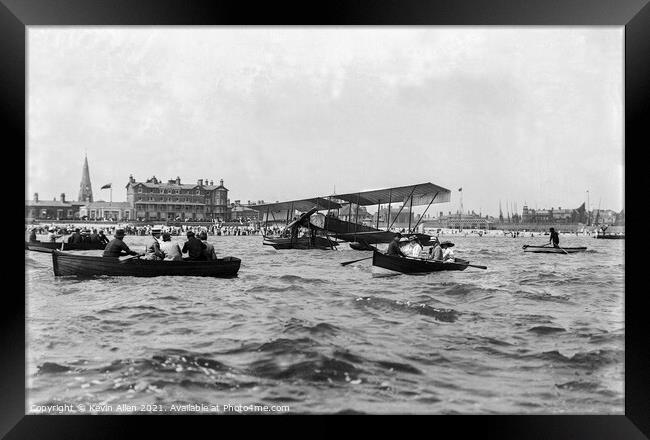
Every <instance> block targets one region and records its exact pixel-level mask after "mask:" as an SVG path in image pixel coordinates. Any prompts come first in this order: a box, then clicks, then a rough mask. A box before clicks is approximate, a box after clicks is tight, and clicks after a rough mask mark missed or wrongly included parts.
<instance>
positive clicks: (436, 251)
mask: <svg viewBox="0 0 650 440" xmlns="http://www.w3.org/2000/svg"><path fill="white" fill-rule="evenodd" d="M431 243H432V245H431V248H430V249H429V259H430V260H433V261H444V257H443V253H442V247H441V246H440V240H438V237H433V238H432V239H431Z"/></svg>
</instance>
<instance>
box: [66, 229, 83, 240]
mask: <svg viewBox="0 0 650 440" xmlns="http://www.w3.org/2000/svg"><path fill="white" fill-rule="evenodd" d="M81 242H82V238H81V229H79V228H76V229H75V230H74V232H73V233H72V235H71V236H70V237H68V243H71V244H80V243H81Z"/></svg>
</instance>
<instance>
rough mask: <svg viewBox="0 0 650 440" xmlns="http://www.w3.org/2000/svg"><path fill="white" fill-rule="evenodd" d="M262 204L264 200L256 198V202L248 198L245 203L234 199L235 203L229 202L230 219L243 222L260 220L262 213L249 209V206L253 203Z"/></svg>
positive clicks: (253, 204)
mask: <svg viewBox="0 0 650 440" xmlns="http://www.w3.org/2000/svg"><path fill="white" fill-rule="evenodd" d="M258 204H259V205H263V204H264V200H258V201H257V203H255V202H252V203H251V201H250V200H249V201H248V203H247V204H246V205H242V204H241V200H235V203H231V204H230V219H231V220H232V221H239V220H241V221H243V222H248V221H253V222H256V221H261V220H262V218H263V217H264V213H262V212H261V211H255V210H254V209H251V208H250V207H251V206H255V205H258Z"/></svg>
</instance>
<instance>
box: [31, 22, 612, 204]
mask: <svg viewBox="0 0 650 440" xmlns="http://www.w3.org/2000/svg"><path fill="white" fill-rule="evenodd" d="M27 35H28V46H27V52H28V66H27V67H28V78H27V83H28V85H27V106H28V107H27V120H28V126H27V131H28V133H27V151H26V162H27V163H26V170H25V171H26V188H25V197H26V199H32V195H33V193H35V192H38V193H39V199H41V200H47V199H50V200H51V199H52V198H54V197H56V198H57V200H58V199H59V196H60V194H61V193H66V199H67V200H76V199H77V195H78V192H79V184H80V181H81V171H82V165H83V161H84V155H86V154H87V157H88V163H89V168H90V178H91V182H92V189H93V194H94V197H95V199H96V200H98V199H103V200H108V198H109V192H108V190H100V187H101V186H102V185H104V184H107V183H112V184H113V194H112V197H113V201H124V200H126V189H125V187H126V184H127V182H128V178H129V175H130V174H133V176H134V177H135V178H136V180H137V181H144V180H146V179H148V178H150V177H152V176H154V175H155V176H156V177H157V178H159V179H161V180H168V179H173V178H176V176H179V177H180V178H181V181H182V183H196V181H197V180H198V179H206V178H207V179H212V180H214V181H215V182H218V181H219V180H220V179H223V180H224V185H225V186H226V187H227V188H228V189H229V198H230V200H231V202H232V201H234V200H241V201H242V202H243V203H246V202H247V201H248V200H251V201H257V200H265V201H267V202H268V201H276V200H279V201H283V200H291V199H298V198H305V197H313V196H326V195H330V194H332V193H334V192H336V193H339V194H341V193H345V192H354V191H363V190H368V189H378V188H388V187H391V186H403V185H410V184H415V183H422V182H432V183H434V184H437V185H440V186H443V187H445V188H447V189H449V190H451V192H452V193H451V201H450V202H449V203H444V204H438V205H435V206H432V207H431V210H430V212H429V213H438V212H439V211H443V212H445V213H446V212H448V211H453V212H455V211H456V210H457V209H458V208H459V206H460V196H461V195H462V199H463V200H462V202H463V206H464V208H465V210H468V209H473V210H475V211H476V212H477V213H478V212H479V211H480V212H481V213H482V214H483V215H486V214H489V215H494V216H498V214H499V202H501V204H502V207H503V210H504V213H505V212H506V210H507V209H508V206H510V208H509V210H510V211H511V212H512V206H513V205H514V204H515V203H516V204H517V210H518V211H519V212H521V208H522V206H523V205H524V203H526V204H527V205H528V206H529V207H530V208H540V209H541V208H550V207H554V208H557V207H562V208H575V207H578V206H579V205H580V204H581V203H583V202H584V201H585V200H586V199H587V197H589V200H590V208H592V209H595V208H597V207H598V206H599V205H600V207H601V209H613V210H616V211H620V210H621V209H622V208H623V207H624V206H623V202H624V186H623V179H624V131H623V126H624V125H623V124H624V111H623V109H624V100H623V78H624V77H623V72H624V71H623V65H624V55H623V53H624V52H623V48H624V46H623V43H624V41H623V37H624V28H623V27H622V26H616V27H435V26H431V27H428V26H425V27H414V26H408V27H342V26H332V27H236V26H226V27H212V26H209V27H34V26H30V27H28V34H27ZM459 188H462V189H463V190H462V193H461V192H459V191H458V189H459ZM587 191H588V193H587ZM423 209H424V208H423V207H422V208H418V209H414V211H415V212H418V211H419V212H421V211H422V210H423Z"/></svg>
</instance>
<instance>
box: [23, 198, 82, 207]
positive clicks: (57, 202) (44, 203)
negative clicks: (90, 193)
mask: <svg viewBox="0 0 650 440" xmlns="http://www.w3.org/2000/svg"><path fill="white" fill-rule="evenodd" d="M84 204H85V202H74V201H71V202H68V201H66V202H62V201H61V200H39V201H38V202H35V201H34V200H25V206H42V207H48V206H56V207H59V208H72V207H73V206H81V205H84Z"/></svg>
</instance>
